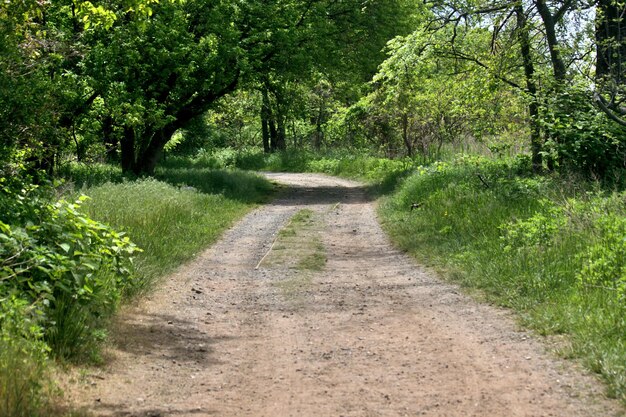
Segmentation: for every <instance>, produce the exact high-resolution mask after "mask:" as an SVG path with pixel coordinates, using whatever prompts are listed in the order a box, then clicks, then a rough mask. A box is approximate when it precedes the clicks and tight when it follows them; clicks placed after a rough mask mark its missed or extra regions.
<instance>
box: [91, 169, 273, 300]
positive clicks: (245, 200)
mask: <svg viewBox="0 0 626 417" xmlns="http://www.w3.org/2000/svg"><path fill="white" fill-rule="evenodd" d="M160 175H162V176H163V177H164V178H165V179H167V181H169V182H173V183H176V184H178V185H171V184H168V183H165V182H163V181H159V180H155V179H143V180H138V181H134V182H126V183H120V184H110V183H109V184H104V185H101V186H98V187H94V188H91V189H88V190H86V191H85V192H86V194H87V195H88V196H89V197H91V200H90V201H89V202H88V203H87V204H86V209H87V210H88V213H89V214H90V216H91V217H93V218H94V219H97V220H99V221H102V222H105V223H107V224H110V225H111V226H113V227H115V228H117V229H119V230H122V231H124V232H126V233H127V234H128V236H130V237H131V239H132V240H133V241H134V242H135V243H136V244H137V245H138V246H139V247H140V248H142V249H143V252H142V253H141V254H139V255H138V256H137V257H136V260H135V265H136V273H137V274H138V276H139V280H138V281H139V283H140V284H139V287H140V288H138V289H139V290H142V289H147V288H149V287H150V286H151V285H152V284H153V283H154V282H155V280H157V279H158V278H159V277H161V276H163V275H165V274H167V273H168V272H170V271H172V270H173V269H174V268H175V267H176V266H178V265H180V264H181V263H183V262H185V261H187V260H189V259H192V258H193V257H194V256H195V255H196V254H198V252H199V251H201V250H202V249H203V248H205V247H207V246H209V245H210V244H211V243H213V242H214V241H215V240H216V239H217V238H218V237H219V235H220V234H221V233H222V232H223V231H224V230H225V229H226V228H227V227H229V226H230V225H232V223H233V222H234V221H235V220H236V219H238V218H239V217H241V216H242V215H243V214H244V213H246V212H247V211H248V210H250V208H251V207H253V205H254V204H255V203H258V202H261V201H262V200H263V199H264V198H266V197H267V195H268V194H269V193H270V191H271V185H270V184H269V183H268V182H267V181H265V180H263V179H261V178H259V177H257V176H253V175H250V174H246V173H240V172H231V173H227V172H224V171H217V172H209V171H205V170H197V171H191V170H182V169H179V170H173V171H172V172H168V173H164V172H162V173H161V174H160ZM211 190H215V191H220V192H221V193H215V194H212V193H210V191H211Z"/></svg>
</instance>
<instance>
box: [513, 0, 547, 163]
mask: <svg viewBox="0 0 626 417" xmlns="http://www.w3.org/2000/svg"><path fill="white" fill-rule="evenodd" d="M515 14H516V16H517V31H518V37H519V41H520V48H521V53H522V60H523V62H524V75H525V77H526V90H527V91H528V94H529V95H530V103H529V104H528V113H529V115H530V148H531V155H532V165H533V171H534V172H539V171H541V169H542V167H543V161H542V157H541V150H542V146H543V144H542V143H541V130H540V128H539V125H538V118H539V105H538V104H537V85H536V84H535V80H534V77H535V66H534V64H533V61H532V56H531V51H530V38H529V35H528V18H527V17H526V14H525V13H524V8H523V7H522V5H521V3H518V4H517V5H516V6H515Z"/></svg>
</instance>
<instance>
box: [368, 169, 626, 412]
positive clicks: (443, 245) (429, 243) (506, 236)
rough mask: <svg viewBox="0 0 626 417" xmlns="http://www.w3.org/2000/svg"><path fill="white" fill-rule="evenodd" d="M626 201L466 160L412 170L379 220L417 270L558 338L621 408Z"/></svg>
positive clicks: (625, 363)
mask: <svg viewBox="0 0 626 417" xmlns="http://www.w3.org/2000/svg"><path fill="white" fill-rule="evenodd" d="M625 202H626V194H623V193H602V192H600V191H598V190H597V186H596V185H594V184H590V183H584V182H581V181H575V180H571V179H568V178H561V177H558V176H556V175H554V176H534V175H532V174H531V173H530V172H529V170H528V169H527V161H526V160H508V161H497V160H489V159H486V158H470V157H464V158H459V159H457V160H456V161H454V162H450V163H436V164H433V165H431V166H429V167H425V168H419V169H417V171H416V172H415V173H414V174H413V175H411V176H410V177H408V178H407V179H406V180H404V182H403V183H402V184H401V186H400V187H399V188H398V189H397V190H396V192H394V193H393V194H392V195H390V196H388V197H386V198H384V199H383V202H382V204H381V206H380V215H381V217H382V219H383V223H384V227H385V229H386V230H387V231H388V232H389V233H390V234H391V236H392V238H393V239H394V241H395V242H397V244H398V245H399V246H400V247H401V248H403V249H404V250H406V251H408V252H410V253H411V254H413V255H414V256H415V257H416V258H417V259H418V260H419V261H420V262H422V263H424V264H426V265H430V266H432V267H434V268H436V269H437V270H439V271H441V272H442V274H443V275H444V276H446V277H448V278H449V279H452V280H454V281H456V282H458V283H460V284H461V285H462V286H465V287H467V288H468V289H473V290H477V291H479V292H480V294H482V296H484V297H487V299H488V300H490V301H492V302H495V303H498V304H500V305H503V306H506V307H509V308H512V309H515V310H516V311H517V312H518V314H519V316H520V317H521V320H522V322H523V323H524V324H525V325H526V326H528V327H531V328H533V329H535V330H536V331H537V332H538V333H540V334H544V335H565V337H564V340H566V343H565V344H564V345H563V346H562V347H561V349H560V352H561V354H563V355H564V356H567V357H573V358H577V359H579V360H581V361H582V362H583V363H585V364H586V365H587V366H588V367H589V368H590V369H592V370H593V371H595V372H598V373H599V374H600V375H601V376H602V377H603V378H604V379H605V381H606V382H607V386H608V392H609V394H610V395H612V396H614V397H616V398H619V399H621V400H622V401H626V360H625V359H624V358H626V314H625V313H626V299H625V298H624V296H625V295H626V291H625V290H626V279H625V278H623V277H626V257H624V256H622V254H623V253H624V251H626V249H624V248H623V247H622V246H620V244H619V242H624V240H625V239H626V226H624V227H622V226H620V224H621V223H620V221H618V220H613V219H620V218H621V219H624V218H626V203H625ZM414 203H419V204H420V207H419V208H418V209H411V206H412V205H413V204H414ZM607 219H609V221H608V223H609V224H611V225H612V226H602V225H603V224H605V223H607ZM616 224H617V226H615V225H616ZM624 224H626V221H624ZM620 239H621V240H620ZM616 242H617V243H616ZM623 246H626V245H623ZM621 280H622V281H621Z"/></svg>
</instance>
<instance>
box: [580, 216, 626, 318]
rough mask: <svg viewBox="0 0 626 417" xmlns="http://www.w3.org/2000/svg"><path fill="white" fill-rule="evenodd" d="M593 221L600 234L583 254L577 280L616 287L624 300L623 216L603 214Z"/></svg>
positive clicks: (625, 236) (625, 250)
mask: <svg viewBox="0 0 626 417" xmlns="http://www.w3.org/2000/svg"><path fill="white" fill-rule="evenodd" d="M596 225H597V228H598V231H599V235H600V237H599V239H598V241H597V242H596V243H595V244H593V245H591V246H590V247H589V248H588V249H587V251H586V252H585V253H584V254H583V255H582V259H583V267H582V270H581V271H580V273H579V274H578V281H579V284H580V285H581V286H582V287H584V288H600V289H608V290H610V291H615V294H616V296H618V297H619V298H620V299H621V300H622V301H625V302H626V219H624V217H622V216H616V215H605V216H602V217H601V218H599V219H598V221H597V222H596ZM625 307H626V304H625Z"/></svg>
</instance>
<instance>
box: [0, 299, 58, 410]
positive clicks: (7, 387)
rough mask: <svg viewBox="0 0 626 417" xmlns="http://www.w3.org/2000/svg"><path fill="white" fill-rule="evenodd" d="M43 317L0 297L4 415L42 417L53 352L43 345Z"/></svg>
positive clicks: (23, 302) (0, 398)
mask: <svg viewBox="0 0 626 417" xmlns="http://www.w3.org/2000/svg"><path fill="white" fill-rule="evenodd" d="M42 336H43V328H42V324H41V317H40V315H39V314H38V313H37V311H36V310H35V309H33V308H32V306H31V304H30V302H28V301H26V300H24V299H21V298H19V297H17V296H16V295H6V294H5V295H0V415H2V416H5V417H35V416H39V415H41V414H39V412H40V409H41V407H42V396H43V393H44V391H45V390H46V389H47V386H48V384H49V380H48V376H47V374H46V362H47V357H48V352H49V348H48V346H47V345H46V344H45V343H44V342H43V341H42Z"/></svg>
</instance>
